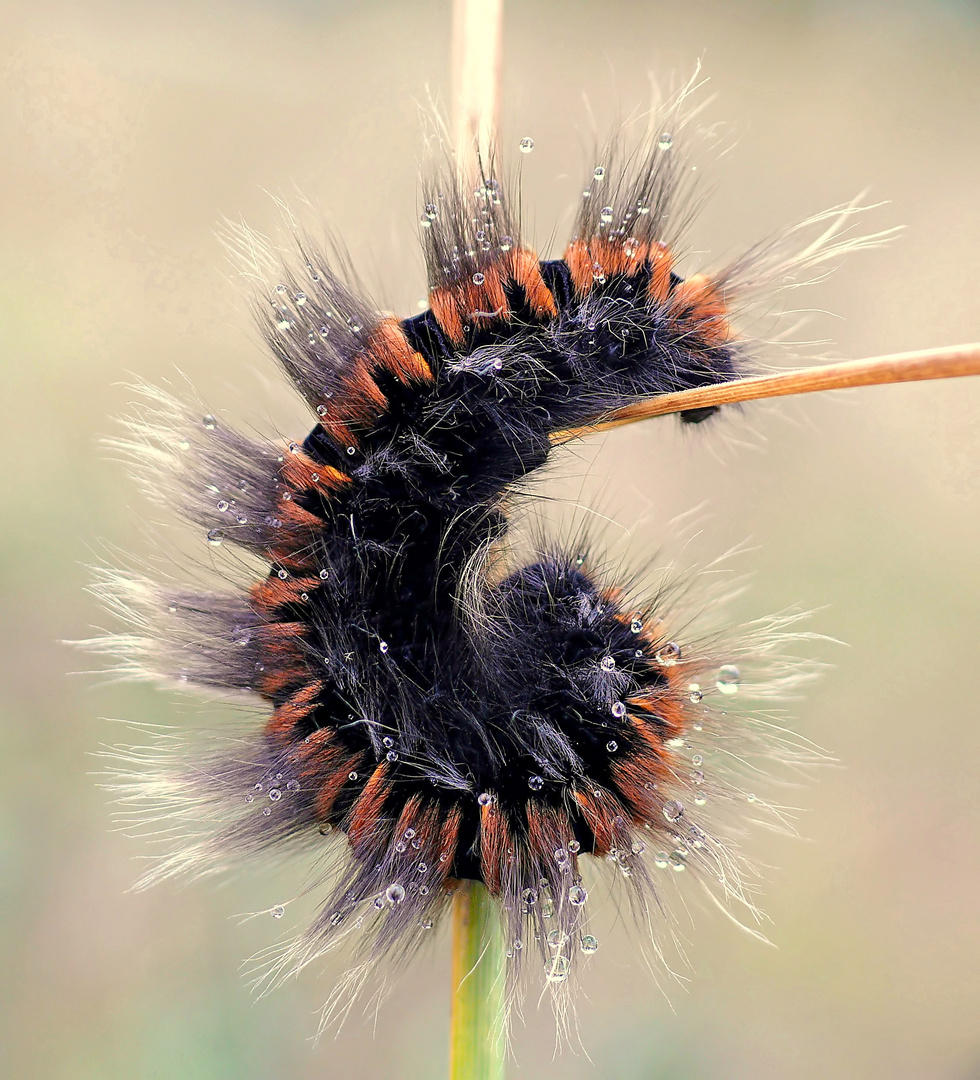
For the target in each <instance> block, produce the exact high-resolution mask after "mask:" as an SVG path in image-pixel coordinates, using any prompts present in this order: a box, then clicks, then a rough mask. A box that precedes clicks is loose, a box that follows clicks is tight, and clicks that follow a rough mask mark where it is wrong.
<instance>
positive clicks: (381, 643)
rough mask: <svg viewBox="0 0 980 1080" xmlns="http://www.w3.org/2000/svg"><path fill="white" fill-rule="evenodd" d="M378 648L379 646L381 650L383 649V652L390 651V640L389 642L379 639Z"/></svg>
mask: <svg viewBox="0 0 980 1080" xmlns="http://www.w3.org/2000/svg"><path fill="white" fill-rule="evenodd" d="M378 648H379V649H380V650H381V651H382V652H383V653H386V652H387V651H388V642H387V641H379V642H378Z"/></svg>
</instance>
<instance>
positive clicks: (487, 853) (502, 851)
mask: <svg viewBox="0 0 980 1080" xmlns="http://www.w3.org/2000/svg"><path fill="white" fill-rule="evenodd" d="M509 839H510V830H509V829H508V828H507V819H506V818H505V817H504V815H503V814H502V813H501V812H500V807H499V806H498V804H497V801H496V799H493V800H491V801H490V802H488V803H487V804H486V805H485V806H481V807H480V871H481V873H482V874H483V881H484V884H485V885H486V887H487V892H489V893H490V895H491V896H497V895H498V894H499V893H500V878H501V871H502V869H503V863H504V859H506V858H507V846H508V841H509Z"/></svg>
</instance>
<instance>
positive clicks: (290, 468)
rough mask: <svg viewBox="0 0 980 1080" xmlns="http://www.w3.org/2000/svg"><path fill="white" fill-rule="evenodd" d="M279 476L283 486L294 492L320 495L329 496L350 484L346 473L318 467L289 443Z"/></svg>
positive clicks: (303, 452)
mask: <svg viewBox="0 0 980 1080" xmlns="http://www.w3.org/2000/svg"><path fill="white" fill-rule="evenodd" d="M279 475H280V476H281V477H282V480H283V482H284V483H285V484H288V485H289V487H291V488H292V489H293V491H295V492H300V493H301V492H306V491H318V492H320V494H321V495H331V494H333V492H335V491H337V490H338V488H341V487H343V485H344V484H349V483H350V477H349V476H348V475H347V474H346V473H342V472H340V470H339V469H334V468H332V467H331V466H330V465H319V464H317V462H315V461H314V460H313V458H311V457H310V455H309V454H307V453H306V452H305V451H304V450H303V448H302V447H301V446H300V445H299V444H298V443H294V442H291V443H289V444H288V445H287V447H286V453H285V454H284V455H283V461H282V468H281V469H280V470H279Z"/></svg>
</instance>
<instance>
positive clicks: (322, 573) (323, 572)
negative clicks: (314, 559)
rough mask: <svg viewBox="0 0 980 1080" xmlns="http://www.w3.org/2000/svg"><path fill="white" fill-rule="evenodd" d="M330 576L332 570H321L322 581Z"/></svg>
mask: <svg viewBox="0 0 980 1080" xmlns="http://www.w3.org/2000/svg"><path fill="white" fill-rule="evenodd" d="M328 577H330V571H329V570H321V571H320V580H321V581H326V580H327V578H328Z"/></svg>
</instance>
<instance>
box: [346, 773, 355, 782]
mask: <svg viewBox="0 0 980 1080" xmlns="http://www.w3.org/2000/svg"><path fill="white" fill-rule="evenodd" d="M347 779H348V780H356V779H357V773H356V772H349V773H348V774H347Z"/></svg>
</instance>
